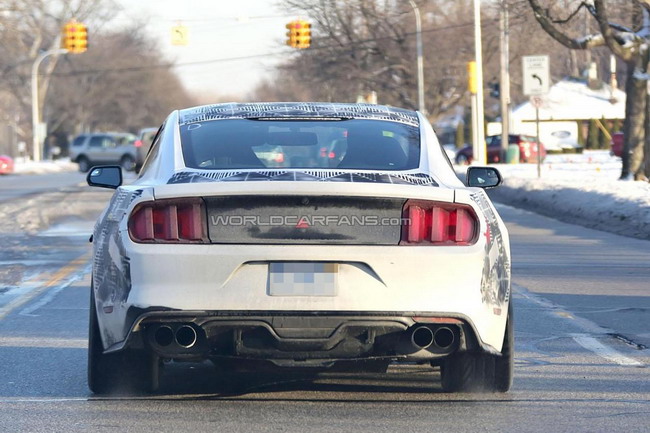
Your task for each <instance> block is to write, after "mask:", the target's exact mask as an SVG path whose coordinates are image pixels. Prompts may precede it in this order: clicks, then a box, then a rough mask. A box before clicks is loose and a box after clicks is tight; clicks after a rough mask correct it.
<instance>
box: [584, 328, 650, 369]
mask: <svg viewBox="0 0 650 433" xmlns="http://www.w3.org/2000/svg"><path fill="white" fill-rule="evenodd" d="M572 338H573V339H574V340H575V342H576V343H578V344H579V345H581V346H582V347H584V348H585V349H587V350H590V351H592V352H594V353H595V354H596V355H598V356H600V357H601V358H605V359H607V360H609V361H612V362H615V363H616V364H619V365H626V366H633V367H643V363H641V362H639V361H637V360H635V359H632V358H628V357H627V356H625V355H623V354H622V353H619V352H617V351H616V350H614V349H612V348H611V347H609V346H605V345H604V344H603V343H601V342H600V341H598V340H596V339H595V338H594V337H590V336H589V335H585V334H573V336H572Z"/></svg>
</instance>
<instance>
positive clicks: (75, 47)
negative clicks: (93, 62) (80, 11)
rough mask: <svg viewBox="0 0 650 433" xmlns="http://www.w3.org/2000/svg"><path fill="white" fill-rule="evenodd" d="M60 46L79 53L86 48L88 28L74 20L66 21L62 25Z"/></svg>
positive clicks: (70, 51)
mask: <svg viewBox="0 0 650 433" xmlns="http://www.w3.org/2000/svg"><path fill="white" fill-rule="evenodd" d="M61 48H65V49H66V50H68V52H69V53H73V54H80V53H84V52H86V50H88V28H87V27H86V26H85V25H83V24H82V23H78V22H77V21H75V20H71V21H68V22H67V23H66V24H65V25H64V26H63V31H62V34H61Z"/></svg>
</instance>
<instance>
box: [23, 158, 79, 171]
mask: <svg viewBox="0 0 650 433" xmlns="http://www.w3.org/2000/svg"><path fill="white" fill-rule="evenodd" d="M78 169H79V167H78V166H77V164H75V163H74V162H70V159H69V158H64V159H58V160H56V161H40V162H34V161H30V160H25V159H23V158H16V160H15V161H14V172H15V173H16V174H45V173H59V172H63V171H75V170H78Z"/></svg>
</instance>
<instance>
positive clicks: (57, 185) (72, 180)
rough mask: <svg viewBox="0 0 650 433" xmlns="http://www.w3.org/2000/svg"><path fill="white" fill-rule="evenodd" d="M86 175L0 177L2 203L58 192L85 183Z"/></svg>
mask: <svg viewBox="0 0 650 433" xmlns="http://www.w3.org/2000/svg"><path fill="white" fill-rule="evenodd" d="M85 179H86V175H85V174H84V173H78V172H63V173H51V174H25V175H17V174H13V175H7V176H0V202H2V201H6V200H8V199H12V198H17V197H20V196H25V195H31V194H37V193H42V192H46V191H57V190H59V189H61V188H64V187H69V186H73V185H78V184H80V183H82V182H85Z"/></svg>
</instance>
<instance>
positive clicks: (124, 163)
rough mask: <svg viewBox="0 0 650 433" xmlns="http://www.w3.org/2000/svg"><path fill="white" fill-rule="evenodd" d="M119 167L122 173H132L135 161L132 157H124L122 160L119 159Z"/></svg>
mask: <svg viewBox="0 0 650 433" xmlns="http://www.w3.org/2000/svg"><path fill="white" fill-rule="evenodd" d="M120 167H122V170H124V171H134V170H135V159H133V157H132V156H129V155H124V156H123V157H122V159H120Z"/></svg>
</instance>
